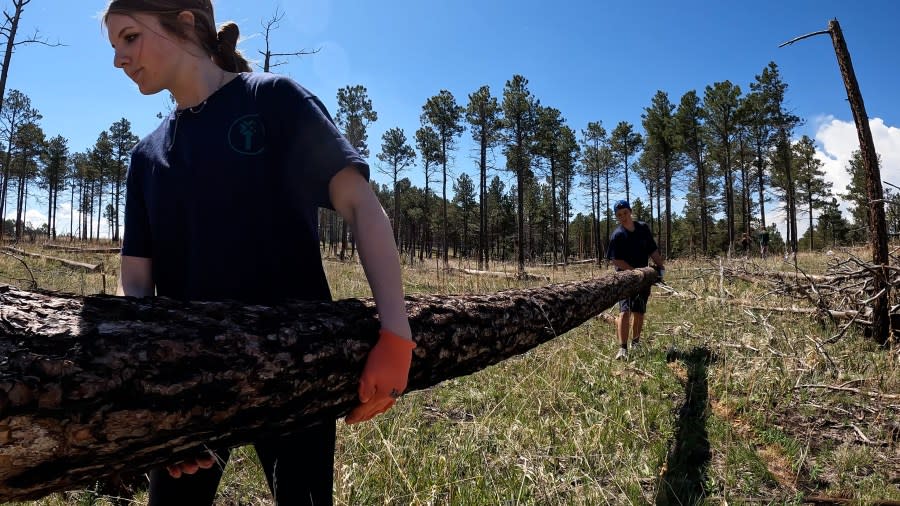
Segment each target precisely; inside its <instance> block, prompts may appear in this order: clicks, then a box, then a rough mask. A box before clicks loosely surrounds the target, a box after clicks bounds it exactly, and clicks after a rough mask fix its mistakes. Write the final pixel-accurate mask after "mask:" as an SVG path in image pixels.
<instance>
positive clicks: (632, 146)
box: [609, 121, 644, 201]
mask: <svg viewBox="0 0 900 506" xmlns="http://www.w3.org/2000/svg"><path fill="white" fill-rule="evenodd" d="M609 142H610V149H611V150H612V152H613V153H614V154H615V155H616V156H617V157H618V160H620V161H621V162H622V170H623V174H624V177H625V200H628V201H630V200H631V189H630V188H631V187H630V185H629V181H628V179H629V178H628V159H629V157H631V156H634V155H635V154H636V153H637V152H638V151H640V150H641V148H642V147H643V145H644V139H643V138H642V137H641V134H639V133H637V132H635V131H634V127H633V126H632V125H631V123H628V122H626V121H620V122H619V124H618V125H616V128H614V129H613V131H612V134H610V136H609Z"/></svg>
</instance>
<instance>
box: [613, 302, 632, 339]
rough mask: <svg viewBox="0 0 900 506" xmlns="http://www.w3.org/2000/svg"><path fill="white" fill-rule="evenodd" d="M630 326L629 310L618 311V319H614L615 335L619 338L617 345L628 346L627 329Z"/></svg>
mask: <svg viewBox="0 0 900 506" xmlns="http://www.w3.org/2000/svg"><path fill="white" fill-rule="evenodd" d="M629 327H631V311H624V312H621V313H619V319H618V320H617V321H616V336H618V338H619V346H620V347H622V348H628V331H629V330H630V329H629Z"/></svg>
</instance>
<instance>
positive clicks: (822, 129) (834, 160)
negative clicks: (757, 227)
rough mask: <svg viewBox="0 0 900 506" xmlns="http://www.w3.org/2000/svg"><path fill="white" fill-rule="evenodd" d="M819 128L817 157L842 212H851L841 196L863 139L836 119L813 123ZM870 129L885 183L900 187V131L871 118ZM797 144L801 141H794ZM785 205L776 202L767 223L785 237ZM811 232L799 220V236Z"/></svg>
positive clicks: (853, 126) (850, 124)
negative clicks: (772, 224) (879, 156)
mask: <svg viewBox="0 0 900 506" xmlns="http://www.w3.org/2000/svg"><path fill="white" fill-rule="evenodd" d="M813 123H814V124H815V125H816V134H815V141H816V156H817V157H818V158H819V159H820V160H822V162H823V167H822V168H823V170H824V171H825V179H826V180H827V181H831V182H832V184H833V187H832V191H833V192H834V193H835V197H836V198H837V199H838V202H839V203H840V207H841V209H842V210H843V211H844V212H845V213H848V212H849V208H848V205H847V203H846V202H844V201H843V200H842V199H841V198H840V197H839V196H838V195H837V194H838V193H845V192H846V191H847V185H848V184H849V183H850V174H848V173H847V166H848V165H849V164H850V157H851V155H852V154H853V152H854V151H856V150H858V149H859V138H858V137H857V134H856V124H855V123H853V122H852V121H841V120H839V119H836V118H835V117H834V116H832V115H827V116H820V117H818V118H815V119H814V120H813ZM869 128H870V129H871V130H872V140H873V142H874V144H875V151H876V152H877V153H878V154H879V155H881V165H880V169H881V179H882V181H888V182H890V183H893V184H896V185H897V186H900V128H897V127H893V126H889V125H885V123H884V120H883V119H881V118H871V119H870V120H869ZM794 140H795V141H796V140H797V139H794ZM783 205H784V204H783V203H782V202H772V203H770V204H769V205H768V207H769V208H770V209H767V210H766V222H767V223H775V224H776V226H777V227H778V230H779V231H780V232H781V235H782V236H785V235H786V230H785V229H786V225H785V219H786V216H785V212H784V210H783V209H782V207H783ZM807 228H809V221H808V218H807V217H806V216H805V215H801V216H798V220H797V233H798V234H799V235H801V236H802V235H803V234H804V233H805V232H806V229H807Z"/></svg>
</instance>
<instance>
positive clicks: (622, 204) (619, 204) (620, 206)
mask: <svg viewBox="0 0 900 506" xmlns="http://www.w3.org/2000/svg"><path fill="white" fill-rule="evenodd" d="M619 209H628V210H629V211H630V210H631V205H630V204H629V203H628V201H627V200H620V201H618V202H616V205H614V206H613V212H617V211H618V210H619Z"/></svg>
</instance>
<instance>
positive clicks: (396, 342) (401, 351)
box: [344, 329, 416, 423]
mask: <svg viewBox="0 0 900 506" xmlns="http://www.w3.org/2000/svg"><path fill="white" fill-rule="evenodd" d="M415 347H416V343H414V342H412V341H410V340H409V339H404V338H402V337H400V336H398V335H397V334H394V333H393V332H391V331H390V330H386V329H381V331H380V332H379V337H378V342H377V343H376V344H375V347H374V348H372V351H370V352H369V358H367V359H366V367H365V368H363V373H362V377H360V378H359V402H360V405H359V406H356V407H355V408H353V411H351V412H350V414H349V415H347V417H346V418H345V419H344V421H345V422H347V423H359V422H364V421H366V420H369V419H370V418H372V417H373V416H375V415H378V414H381V413H384V412H385V411H387V410H389V409H391V406H393V405H394V402H396V400H397V398H398V397H400V394H402V393H403V391H404V390H406V382H407V380H408V379H409V366H410V364H411V363H412V350H413V348H415Z"/></svg>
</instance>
